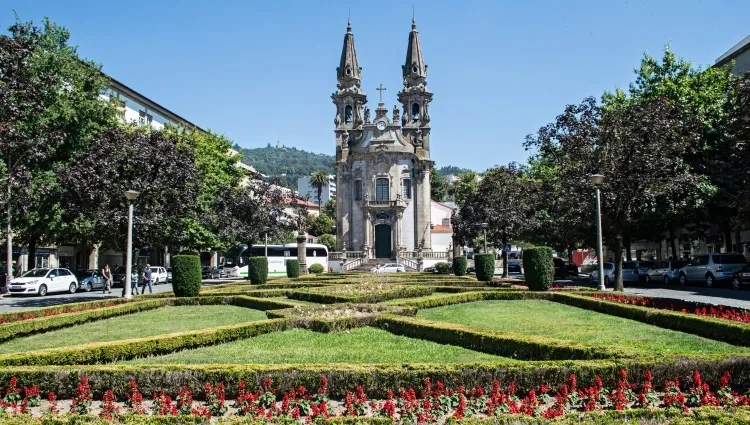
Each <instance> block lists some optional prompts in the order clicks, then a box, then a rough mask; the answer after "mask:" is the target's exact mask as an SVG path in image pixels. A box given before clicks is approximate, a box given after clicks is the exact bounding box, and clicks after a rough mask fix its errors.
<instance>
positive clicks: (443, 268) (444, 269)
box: [435, 261, 451, 274]
mask: <svg viewBox="0 0 750 425" xmlns="http://www.w3.org/2000/svg"><path fill="white" fill-rule="evenodd" d="M435 270H436V271H437V273H438V274H448V273H450V271H451V265H450V264H448V263H445V262H442V261H441V262H439V263H437V264H435Z"/></svg>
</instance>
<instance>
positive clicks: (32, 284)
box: [8, 269, 78, 297]
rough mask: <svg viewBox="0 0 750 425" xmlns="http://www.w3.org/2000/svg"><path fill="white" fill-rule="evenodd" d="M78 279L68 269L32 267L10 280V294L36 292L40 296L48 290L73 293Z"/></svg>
mask: <svg viewBox="0 0 750 425" xmlns="http://www.w3.org/2000/svg"><path fill="white" fill-rule="evenodd" d="M77 289H78V279H77V278H76V277H75V275H74V274H73V273H71V272H70V270H68V269H32V270H29V271H27V272H26V273H24V274H23V275H22V276H21V277H17V278H15V279H13V280H11V281H10V288H8V291H9V292H10V293H11V294H18V295H25V294H36V295H39V296H41V297H43V296H45V295H47V294H48V293H50V292H70V293H71V294H75V293H76V290H77Z"/></svg>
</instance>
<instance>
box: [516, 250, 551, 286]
mask: <svg viewBox="0 0 750 425" xmlns="http://www.w3.org/2000/svg"><path fill="white" fill-rule="evenodd" d="M523 271H524V277H525V279H526V285H527V286H528V287H529V289H530V290H532V291H546V290H548V289H549V288H550V286H551V285H552V280H553V279H554V277H555V266H554V263H553V262H552V248H549V247H546V246H532V247H529V248H526V249H524V250H523Z"/></svg>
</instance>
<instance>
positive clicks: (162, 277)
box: [151, 266, 169, 285]
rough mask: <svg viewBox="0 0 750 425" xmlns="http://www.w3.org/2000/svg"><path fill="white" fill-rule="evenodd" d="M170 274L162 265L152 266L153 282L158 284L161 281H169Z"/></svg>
mask: <svg viewBox="0 0 750 425" xmlns="http://www.w3.org/2000/svg"><path fill="white" fill-rule="evenodd" d="M168 279H169V275H168V274H167V269H165V268H164V267H161V266H151V283H152V284H154V285H158V284H160V283H167V281H168Z"/></svg>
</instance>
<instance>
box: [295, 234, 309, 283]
mask: <svg viewBox="0 0 750 425" xmlns="http://www.w3.org/2000/svg"><path fill="white" fill-rule="evenodd" d="M297 260H299V273H300V274H307V235H306V234H305V232H303V231H301V230H300V232H299V233H298V234H297Z"/></svg>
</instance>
